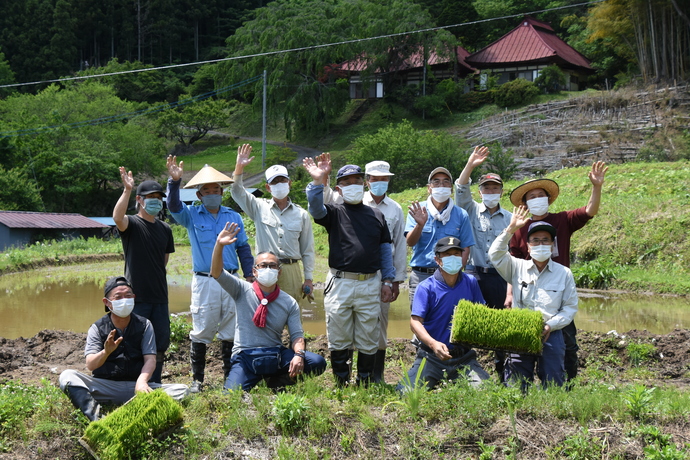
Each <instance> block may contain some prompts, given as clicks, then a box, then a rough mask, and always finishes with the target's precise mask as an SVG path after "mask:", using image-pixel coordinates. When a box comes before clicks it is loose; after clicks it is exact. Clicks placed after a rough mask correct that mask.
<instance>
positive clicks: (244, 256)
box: [167, 156, 254, 393]
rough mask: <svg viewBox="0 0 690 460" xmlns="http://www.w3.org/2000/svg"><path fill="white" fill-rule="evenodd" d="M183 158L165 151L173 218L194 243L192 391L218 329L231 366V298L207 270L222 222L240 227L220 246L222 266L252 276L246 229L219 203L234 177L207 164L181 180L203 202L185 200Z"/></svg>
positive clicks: (225, 363)
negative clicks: (182, 192) (233, 239)
mask: <svg viewBox="0 0 690 460" xmlns="http://www.w3.org/2000/svg"><path fill="white" fill-rule="evenodd" d="M183 164H184V162H182V161H180V164H179V165H178V164H177V159H176V157H173V156H168V160H167V167H168V172H169V174H170V178H169V179H168V209H169V210H170V212H171V213H172V215H173V217H174V218H175V220H176V221H177V222H178V223H179V224H180V225H183V226H184V227H185V228H186V229H187V233H188V234H189V242H190V243H191V246H192V266H193V271H194V277H193V279H192V303H191V305H190V307H189V309H190V310H191V312H192V326H193V329H192V331H191V332H190V333H189V338H190V339H191V341H192V344H191V350H190V355H189V356H190V360H191V365H192V379H193V382H192V386H191V387H190V391H191V392H192V393H198V392H199V391H200V390H201V387H202V383H203V381H204V370H205V368H206V347H207V345H208V344H209V343H211V342H212V341H213V338H214V337H215V336H216V334H217V335H218V339H220V340H221V355H222V358H223V371H224V374H225V378H227V376H228V372H229V371H230V367H231V364H230V361H231V360H232V348H233V341H234V337H235V302H234V300H233V299H232V297H231V296H230V295H229V294H228V293H227V292H225V291H224V290H223V289H222V288H221V287H220V285H219V284H218V283H217V282H216V281H215V280H214V279H213V277H212V276H211V274H210V272H211V258H212V255H213V247H214V246H215V244H216V237H217V236H218V234H219V233H220V232H221V231H223V229H224V228H225V224H227V223H235V224H237V225H238V226H239V229H240V231H239V233H238V235H237V241H236V242H234V243H233V244H230V245H228V246H226V247H225V249H224V251H223V268H225V270H227V271H228V272H229V273H231V274H236V273H237V271H238V269H239V266H240V264H241V265H242V272H243V273H244V276H245V278H246V279H247V281H250V282H251V281H254V276H253V275H252V268H253V266H254V258H253V257H252V252H251V248H250V247H249V243H248V238H247V235H246V233H245V232H244V224H243V223H242V218H241V217H240V215H239V214H238V213H237V212H235V211H233V210H232V209H230V208H228V207H226V206H221V201H222V200H223V186H224V185H228V184H230V183H231V182H232V179H231V178H229V177H228V176H226V175H225V174H222V173H221V172H219V171H217V170H216V169H215V168H213V167H211V166H209V165H205V166H204V167H203V168H201V170H200V171H199V172H198V173H197V174H196V175H195V176H194V177H193V178H192V180H190V181H189V183H187V185H186V186H185V188H193V187H194V188H196V189H197V192H196V196H197V198H199V200H200V201H201V203H202V204H199V205H188V206H187V205H184V204H183V203H182V202H181V201H180V184H181V182H182V173H183ZM238 259H239V261H238Z"/></svg>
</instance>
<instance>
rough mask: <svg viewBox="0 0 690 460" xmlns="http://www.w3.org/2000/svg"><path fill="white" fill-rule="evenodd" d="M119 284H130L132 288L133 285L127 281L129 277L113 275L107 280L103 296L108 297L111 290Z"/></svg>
mask: <svg viewBox="0 0 690 460" xmlns="http://www.w3.org/2000/svg"><path fill="white" fill-rule="evenodd" d="M118 286H129V288H130V289H132V285H131V283H130V282H129V281H127V278H125V277H124V276H113V277H112V278H110V279H109V280H108V281H106V282H105V287H104V288H103V297H108V294H109V293H110V291H112V290H113V289H115V288H116V287H118Z"/></svg>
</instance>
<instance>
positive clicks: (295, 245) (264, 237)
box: [230, 144, 315, 299]
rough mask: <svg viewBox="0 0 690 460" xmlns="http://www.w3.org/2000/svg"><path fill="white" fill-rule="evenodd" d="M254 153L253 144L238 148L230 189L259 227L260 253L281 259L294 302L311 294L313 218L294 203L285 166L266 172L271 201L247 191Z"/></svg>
mask: <svg viewBox="0 0 690 460" xmlns="http://www.w3.org/2000/svg"><path fill="white" fill-rule="evenodd" d="M251 152H252V147H251V145H249V144H244V145H243V146H241V147H240V148H238V149H237V163H235V172H234V174H233V179H234V183H233V184H232V188H231V189H230V190H231V192H232V198H233V199H234V200H235V201H236V202H237V204H238V205H239V206H240V208H242V210H243V211H244V212H245V213H246V214H247V215H248V216H249V217H250V218H251V219H252V220H253V221H254V224H255V225H256V253H257V254H259V253H262V252H268V251H270V252H272V253H274V254H276V255H277V256H278V258H279V259H280V264H281V267H282V269H281V271H280V278H278V285H279V286H280V289H281V290H282V291H285V292H287V293H288V294H290V295H291V296H292V297H293V298H294V299H299V298H300V296H302V297H304V296H306V295H311V293H312V291H313V288H314V287H313V285H312V279H313V273H314V259H315V256H314V234H313V233H312V226H311V218H310V217H309V214H308V213H307V211H306V210H304V209H303V208H302V207H300V206H299V205H298V204H296V203H293V202H292V200H290V197H289V196H288V194H289V193H290V186H291V185H292V181H291V180H290V177H289V176H288V170H287V168H285V166H281V165H273V166H271V167H270V168H268V169H267V170H266V174H265V176H266V189H267V190H268V191H269V192H270V193H271V195H272V198H271V199H265V198H256V197H255V196H254V195H252V194H251V193H249V192H248V191H247V189H245V188H244V184H243V176H242V175H243V173H244V168H245V167H246V166H247V165H248V164H249V163H251V161H252V160H253V159H254V157H250V156H249V155H251ZM300 260H301V261H302V268H303V270H304V282H303V281H302V279H303V278H302V273H301V272H300V267H299V261H300Z"/></svg>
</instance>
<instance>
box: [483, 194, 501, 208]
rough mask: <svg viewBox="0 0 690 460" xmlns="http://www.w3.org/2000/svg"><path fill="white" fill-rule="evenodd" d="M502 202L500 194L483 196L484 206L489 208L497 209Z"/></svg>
mask: <svg viewBox="0 0 690 460" xmlns="http://www.w3.org/2000/svg"><path fill="white" fill-rule="evenodd" d="M500 201H501V194H500V193H495V194H494V193H492V194H488V193H487V194H483V195H482V202H483V203H484V206H486V207H487V208H495V207H496V206H498V203H499V202H500Z"/></svg>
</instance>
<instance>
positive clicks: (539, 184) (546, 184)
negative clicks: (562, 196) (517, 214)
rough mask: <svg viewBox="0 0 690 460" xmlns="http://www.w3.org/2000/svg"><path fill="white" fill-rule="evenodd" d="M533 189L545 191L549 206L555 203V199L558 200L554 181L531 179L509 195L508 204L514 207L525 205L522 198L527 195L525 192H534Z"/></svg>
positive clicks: (556, 186)
mask: <svg viewBox="0 0 690 460" xmlns="http://www.w3.org/2000/svg"><path fill="white" fill-rule="evenodd" d="M535 188H541V189H544V190H545V191H546V193H547V194H548V195H549V204H551V203H553V202H554V201H556V198H558V191H559V189H558V184H557V183H556V182H555V181H553V180H551V179H532V180H528V181H527V182H525V183H524V184H522V185H520V186H518V187H517V188H516V189H515V190H513V191H512V192H511V193H510V202H511V203H513V205H514V206H522V205H523V204H525V203H523V201H522V198H523V197H524V196H525V195H526V194H527V192H529V191H530V190H534V189H535Z"/></svg>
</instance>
